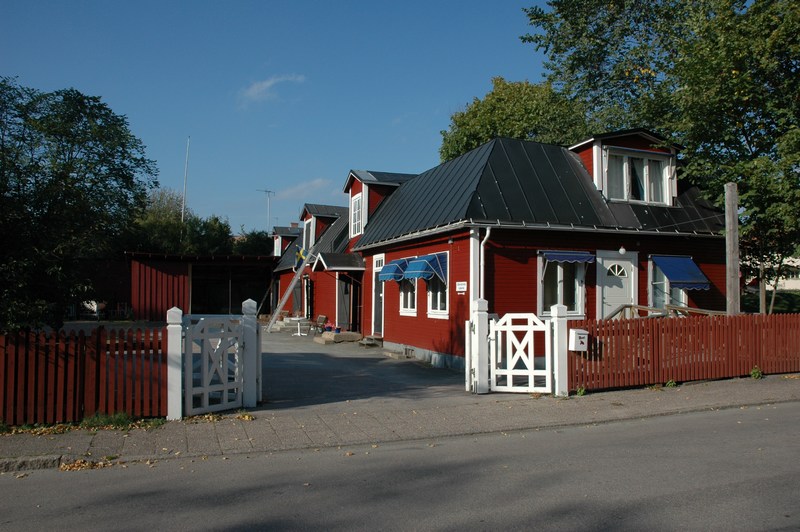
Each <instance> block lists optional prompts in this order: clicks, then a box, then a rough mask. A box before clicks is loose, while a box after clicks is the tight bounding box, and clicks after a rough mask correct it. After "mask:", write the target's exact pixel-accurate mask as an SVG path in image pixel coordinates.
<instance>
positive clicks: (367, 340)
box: [358, 335, 383, 347]
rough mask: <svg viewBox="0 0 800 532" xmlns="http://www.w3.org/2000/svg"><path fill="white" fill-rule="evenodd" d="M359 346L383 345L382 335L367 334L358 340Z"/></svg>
mask: <svg viewBox="0 0 800 532" xmlns="http://www.w3.org/2000/svg"><path fill="white" fill-rule="evenodd" d="M358 345H360V346H361V347H383V336H376V335H369V336H365V337H364V338H362V339H361V341H360V342H358Z"/></svg>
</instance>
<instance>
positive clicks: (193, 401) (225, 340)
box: [183, 316, 244, 416]
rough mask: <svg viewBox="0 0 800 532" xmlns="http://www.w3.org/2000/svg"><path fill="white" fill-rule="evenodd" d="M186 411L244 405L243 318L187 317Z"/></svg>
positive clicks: (196, 411) (201, 412)
mask: <svg viewBox="0 0 800 532" xmlns="http://www.w3.org/2000/svg"><path fill="white" fill-rule="evenodd" d="M184 330H185V337H184V368H183V374H184V385H183V389H184V411H185V412H186V415H189V416H194V415H197V414H203V413H206V412H218V411H220V410H231V409H233V408H241V407H242V388H243V387H244V376H243V374H244V367H243V366H244V359H243V353H242V345H241V341H242V320H241V319H235V318H233V317H228V316H203V317H196V316H185V317H184Z"/></svg>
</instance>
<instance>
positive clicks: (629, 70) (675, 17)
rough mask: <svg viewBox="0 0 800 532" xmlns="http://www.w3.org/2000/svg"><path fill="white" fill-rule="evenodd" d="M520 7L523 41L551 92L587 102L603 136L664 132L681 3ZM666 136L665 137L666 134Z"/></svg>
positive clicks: (580, 1) (602, 0)
mask: <svg viewBox="0 0 800 532" xmlns="http://www.w3.org/2000/svg"><path fill="white" fill-rule="evenodd" d="M547 4H548V7H549V9H548V10H545V9H543V8H542V7H539V6H535V7H531V8H528V9H525V10H524V11H525V13H526V15H527V17H528V21H529V23H530V25H531V26H532V28H533V30H534V31H533V32H532V33H529V34H526V35H523V36H522V37H521V39H522V41H523V42H525V43H531V44H533V45H534V46H535V47H536V48H537V49H538V50H542V51H543V52H544V53H545V55H546V56H547V61H546V62H545V68H546V69H547V71H548V76H547V77H548V79H549V80H550V81H551V82H552V83H553V84H554V86H555V87H556V88H557V89H558V90H560V91H563V92H564V93H565V94H566V95H567V96H569V97H570V98H573V99H579V100H582V101H584V102H585V104H586V106H587V110H588V112H589V119H590V121H591V122H592V123H594V124H597V126H598V127H599V128H600V129H601V130H604V131H608V130H615V129H626V128H635V127H646V128H649V129H652V130H654V131H657V132H660V133H664V132H665V131H664V117H665V114H667V113H669V111H670V98H669V95H670V94H671V93H672V91H673V90H674V89H675V80H674V79H673V78H672V77H670V76H669V75H668V72H669V70H670V68H671V65H672V63H673V61H674V57H673V52H674V43H675V42H676V41H679V40H680V39H681V38H682V35H683V32H684V28H683V26H682V24H681V21H682V20H683V19H684V18H685V17H686V12H687V10H688V9H690V6H691V5H692V3H691V2H685V1H683V0H646V1H645V0H610V1H609V0H551V1H549V2H548V3H547ZM666 133H669V132H668V131H666Z"/></svg>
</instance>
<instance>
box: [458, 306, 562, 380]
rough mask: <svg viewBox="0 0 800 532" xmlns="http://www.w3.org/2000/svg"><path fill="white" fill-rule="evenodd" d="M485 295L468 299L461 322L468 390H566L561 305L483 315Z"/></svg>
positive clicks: (485, 312)
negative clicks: (539, 311) (543, 314)
mask: <svg viewBox="0 0 800 532" xmlns="http://www.w3.org/2000/svg"><path fill="white" fill-rule="evenodd" d="M487 309H488V305H487V301H486V300H484V299H478V300H475V301H473V302H472V305H471V308H470V317H471V319H470V320H469V321H468V322H466V324H465V329H466V338H465V341H466V349H465V359H466V360H465V369H466V371H465V386H466V389H467V390H468V391H471V392H473V393H488V392H493V391H498V392H518V393H532V392H536V393H554V394H555V395H562V396H563V395H568V393H569V391H568V389H567V320H566V307H564V306H563V305H553V307H552V308H551V318H550V319H548V320H541V319H539V318H538V317H537V316H536V315H535V314H522V313H511V314H506V315H504V316H502V317H499V318H496V319H492V320H490V319H489V313H488V310H487Z"/></svg>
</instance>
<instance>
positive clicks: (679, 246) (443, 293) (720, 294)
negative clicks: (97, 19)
mask: <svg viewBox="0 0 800 532" xmlns="http://www.w3.org/2000/svg"><path fill="white" fill-rule="evenodd" d="M677 150H678V146H674V145H670V144H668V143H666V142H665V140H664V139H663V138H661V137H659V136H657V135H655V134H653V133H650V132H647V131H644V130H630V131H623V132H617V133H613V134H607V135H600V136H596V137H594V138H591V139H587V140H586V141H584V142H581V143H579V144H577V145H575V146H573V147H571V148H564V147H560V146H554V145H546V144H541V143H537V142H530V141H520V140H513V139H507V138H498V139H494V140H492V141H490V142H488V143H486V144H484V145H482V146H480V147H478V148H476V149H475V150H472V151H470V152H468V153H466V154H464V155H462V156H460V157H458V158H456V159H453V160H451V161H448V162H446V163H443V164H441V165H439V166H437V167H435V168H432V169H430V170H428V171H426V172H423V173H422V174H419V175H418V176H415V177H414V176H410V175H407V174H381V173H378V172H358V171H353V172H350V174H349V175H348V178H347V182H346V184H345V192H346V193H348V194H349V196H350V209H349V217H348V225H349V228H348V233H347V234H348V236H349V241H348V242H347V243H346V244H345V245H343V246H342V245H340V246H339V248H337V249H341V251H335V253H337V255H335V256H334V255H331V256H330V257H328V256H326V255H325V252H322V254H321V255H320V258H319V260H318V261H317V263H316V264H315V268H316V269H315V270H313V271H314V272H315V273H316V272H319V271H321V270H320V268H318V267H317V265H318V264H320V262H321V263H324V265H325V268H323V270H324V271H326V272H333V271H336V270H335V268H337V267H342V265H344V264H347V263H348V260H349V261H350V262H349V264H350V265H351V266H353V265H356V264H358V265H359V267H360V268H363V270H362V269H357V268H355V267H354V266H353V267H354V269H352V270H350V271H348V272H344V271H343V270H338V271H336V274H337V276H338V277H342V276H344V277H346V278H348V279H350V282H351V285H352V286H356V285H357V286H358V290H357V291H358V298H355V296H353V295H352V294H353V293H355V292H356V290H353V291H351V295H350V296H349V297H350V301H351V305H352V307H351V309H352V308H354V307H355V306H356V305H357V304H359V305H360V307H361V311H360V312H358V313H357V314H358V319H357V320H353V319H351V321H350V323H348V325H349V328H351V329H354V330H359V331H360V332H362V333H363V334H365V335H376V336H381V337H382V338H383V341H384V345H386V346H387V347H389V348H394V349H397V350H403V351H405V352H407V353H413V355H414V356H416V357H417V358H421V359H425V360H428V361H430V362H431V363H433V364H434V365H437V366H451V367H458V368H463V364H464V358H463V356H464V343H465V340H464V338H465V336H464V324H465V322H466V321H467V320H468V319H469V310H470V305H471V303H472V302H473V301H475V300H477V299H479V298H482V299H486V300H487V301H488V304H489V312H491V313H496V314H498V315H502V314H505V313H510V312H526V313H528V312H533V313H536V314H537V315H540V316H545V317H546V316H547V315H548V314H549V309H550V307H551V305H554V304H556V303H560V304H563V305H565V306H566V307H567V308H568V313H569V316H570V317H571V318H572V319H576V320H578V319H586V318H589V319H592V318H603V317H609V316H611V315H613V314H614V313H616V312H617V311H618V309H619V308H621V307H624V306H631V305H642V306H649V307H655V308H663V307H664V306H666V305H668V304H673V305H679V306H689V307H698V308H704V309H719V310H722V309H724V306H725V249H724V248H725V241H724V237H723V235H722V229H723V226H724V217H723V215H722V213H721V212H719V211H718V210H716V209H714V208H713V207H712V206H711V205H710V204H709V203H708V202H706V201H704V200H703V199H702V198H701V197H700V193H699V191H698V190H697V189H696V188H691V187H684V186H682V184H681V183H680V182H679V180H678V172H677V166H678V164H677V160H676V155H677ZM391 176H396V177H395V178H394V179H392V178H391ZM382 178H383V179H382ZM308 220H309V216H308V213H306V214H305V219H304V222H305V223H306V224H308V223H309V221H308ZM306 227H309V226H308V225H306ZM312 227H313V222H312ZM326 251H328V250H326ZM330 252H334V251H333V250H330ZM347 255H350V259H346V258H345V257H346V256H347ZM361 261H363V263H362V262H361ZM362 264H363V266H362ZM320 265H321V264H320ZM319 282H320V281H317V284H319ZM325 294H333V297H334V298H338V297H341V295H340V293H339V292H335V291H333V290H326V291H325ZM330 297H332V296H331V295H323V292H321V291H319V290H318V291H317V292H316V295H315V298H314V302H315V305H316V310H315V312H313V313H310V314H309V313H307V315H309V316H316V315H317V314H326V315H329V316H330V315H334V314H330V313H331V312H333V311H332V310H331V309H333V308H336V307H335V305H336V303H334V300H331V301H326V302H323V299H324V298H330ZM357 301H358V302H360V303H356V302H357ZM323 308H325V312H323V311H322V309H323ZM340 310H341V309H337V314H335V315H337V316H338V315H340V314H341V312H340ZM337 320H338V318H337Z"/></svg>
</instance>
